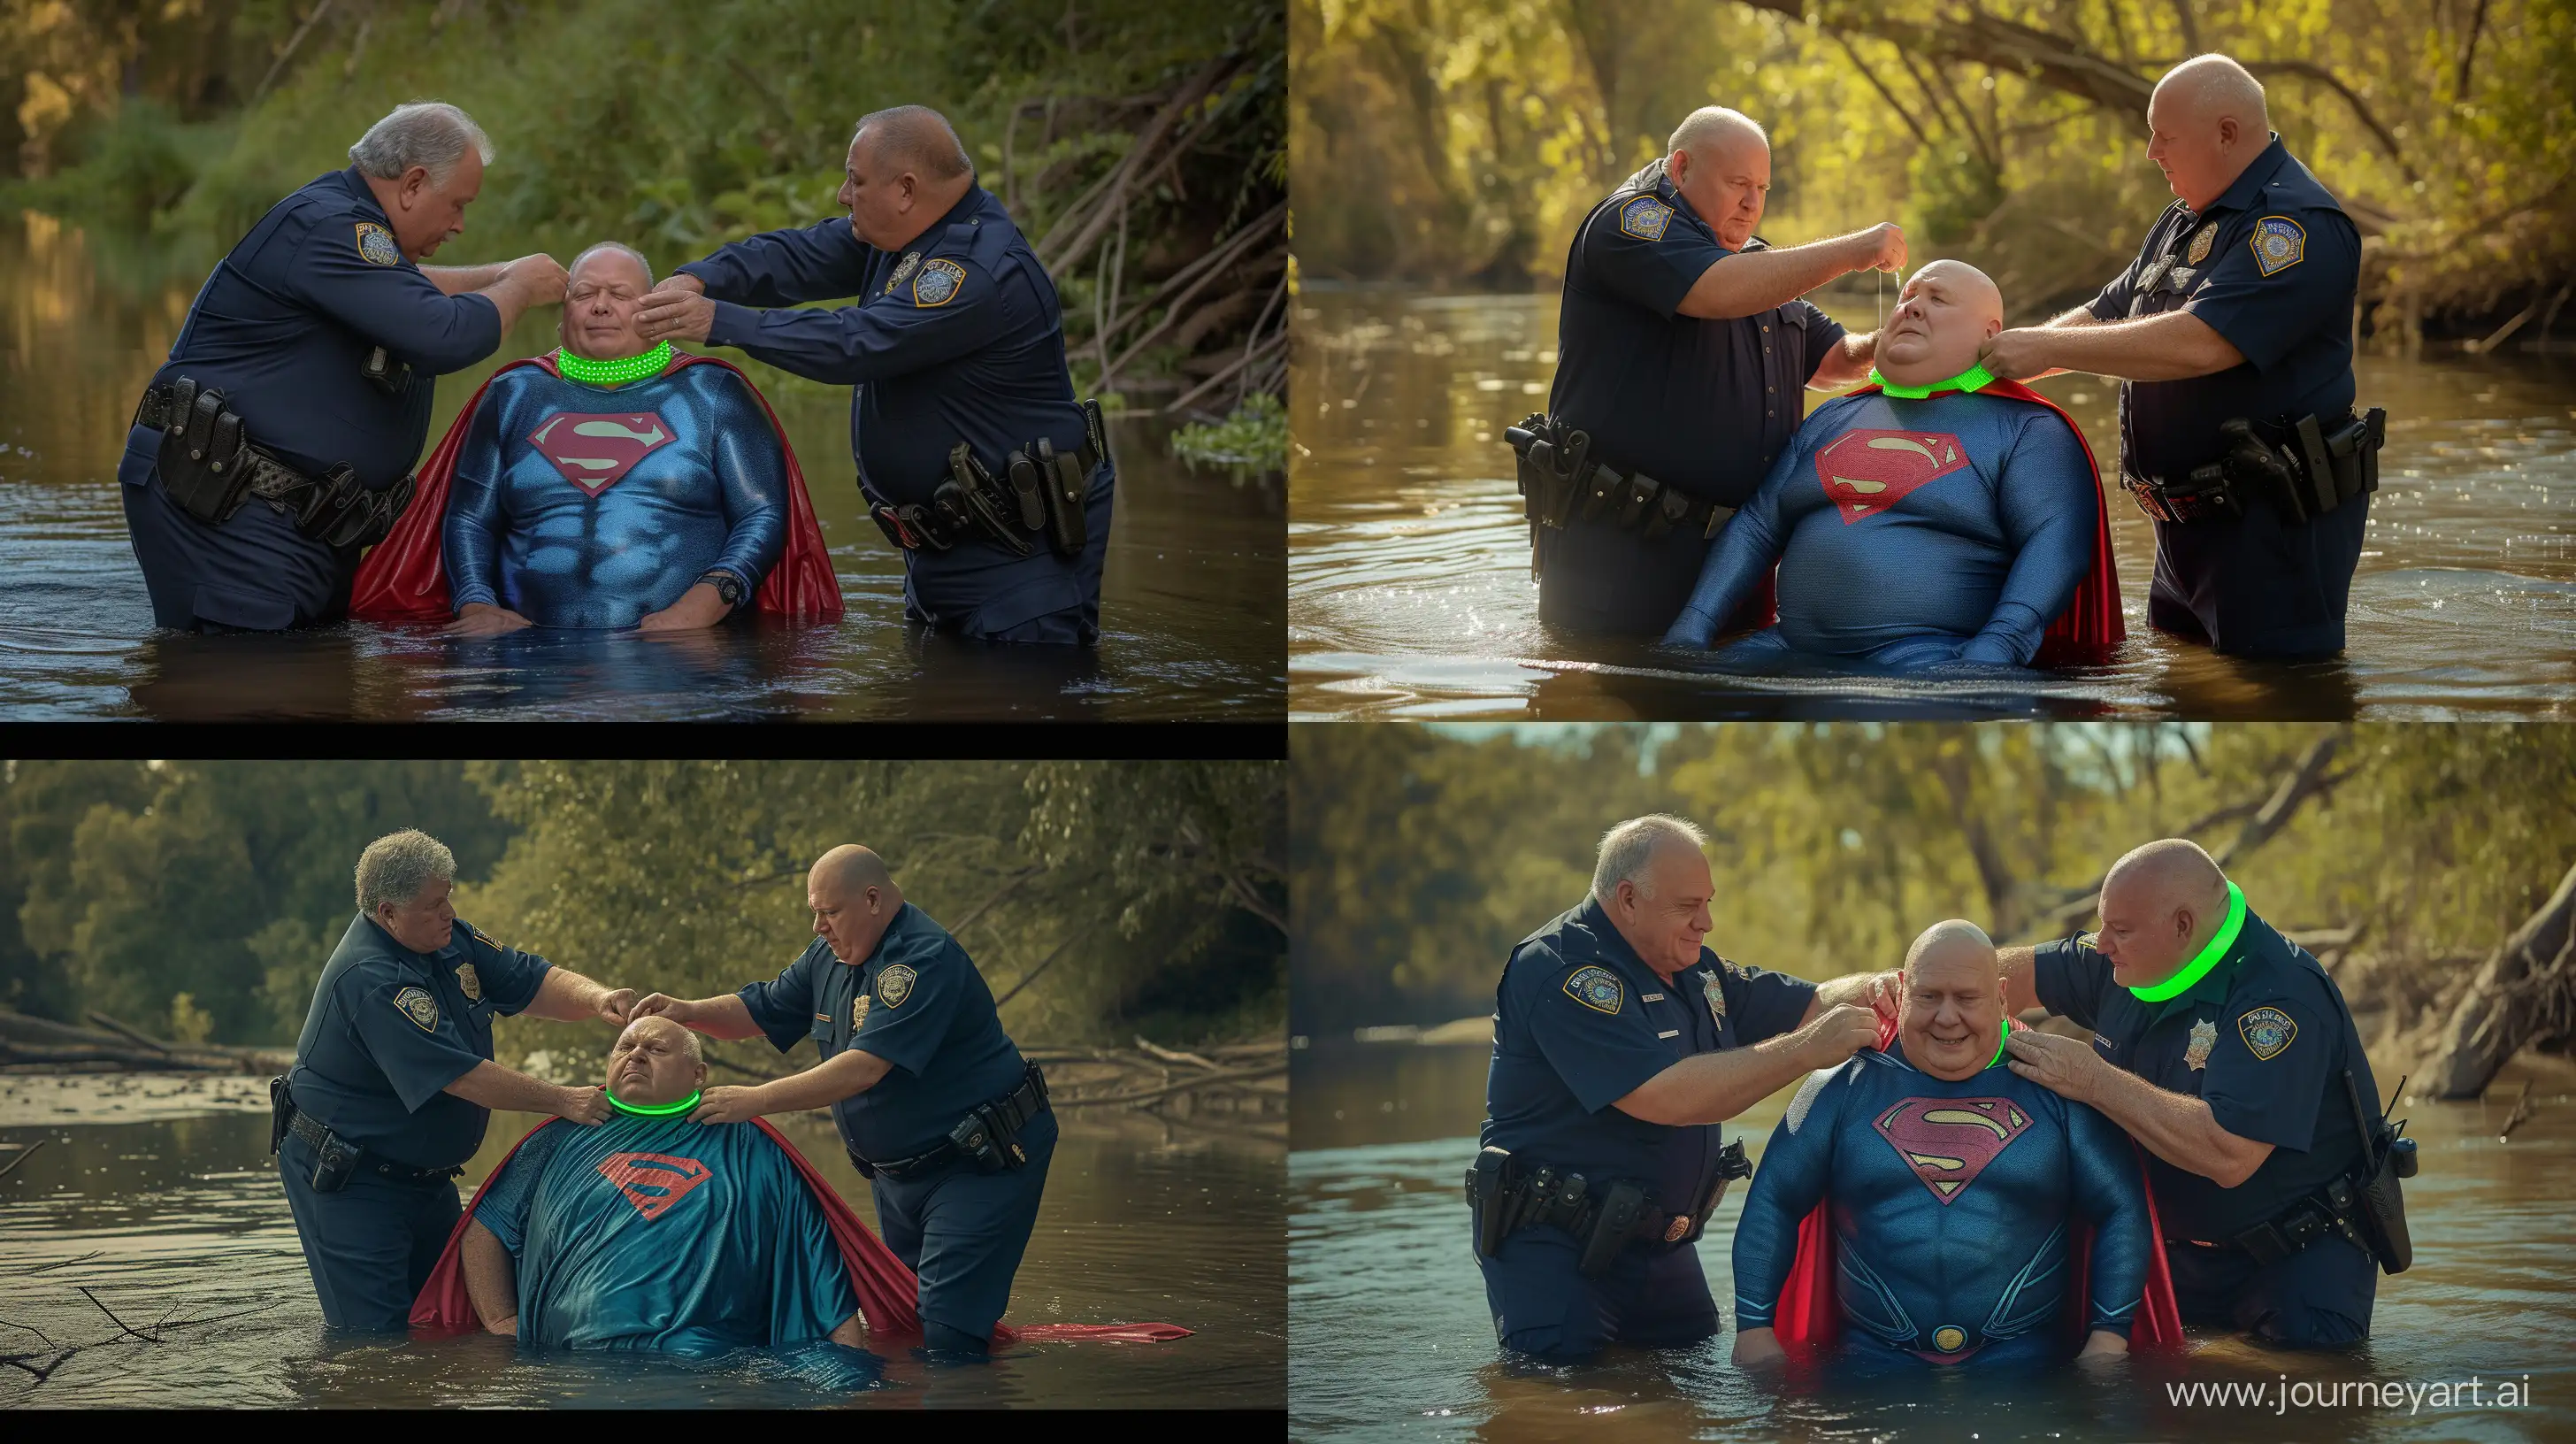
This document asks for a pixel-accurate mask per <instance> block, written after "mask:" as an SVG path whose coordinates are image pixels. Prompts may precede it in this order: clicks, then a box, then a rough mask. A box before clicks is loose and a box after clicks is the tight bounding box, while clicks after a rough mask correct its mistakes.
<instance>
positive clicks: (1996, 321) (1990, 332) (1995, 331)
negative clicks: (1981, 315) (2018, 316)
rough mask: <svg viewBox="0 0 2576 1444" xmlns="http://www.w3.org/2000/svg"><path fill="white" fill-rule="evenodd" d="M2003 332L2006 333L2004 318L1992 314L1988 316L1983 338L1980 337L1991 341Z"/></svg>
mask: <svg viewBox="0 0 2576 1444" xmlns="http://www.w3.org/2000/svg"><path fill="white" fill-rule="evenodd" d="M2003 333H2004V322H2003V318H2002V317H2001V316H1990V317H1988V318H1986V334H1985V335H1984V336H1983V337H1982V338H1980V339H1982V340H1987V341H1991V340H1993V339H1995V338H1996V337H1997V336H2000V335H2002V334H2003Z"/></svg>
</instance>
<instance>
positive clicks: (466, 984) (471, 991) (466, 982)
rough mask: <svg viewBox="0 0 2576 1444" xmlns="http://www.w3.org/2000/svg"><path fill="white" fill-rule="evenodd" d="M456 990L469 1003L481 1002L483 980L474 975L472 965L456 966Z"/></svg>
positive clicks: (460, 964) (462, 964) (459, 964)
mask: <svg viewBox="0 0 2576 1444" xmlns="http://www.w3.org/2000/svg"><path fill="white" fill-rule="evenodd" d="M456 990H457V991H458V992H460V993H463V994H464V995H465V1001H467V1002H469V1003H479V1002H482V1001H483V979H482V978H481V977H479V976H477V975H476V973H475V971H474V965H473V964H472V963H458V964H457V965H456Z"/></svg>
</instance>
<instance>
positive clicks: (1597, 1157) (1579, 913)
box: [1483, 898, 1816, 1213]
mask: <svg viewBox="0 0 2576 1444" xmlns="http://www.w3.org/2000/svg"><path fill="white" fill-rule="evenodd" d="M1712 989H1714V995H1715V997H1716V998H1717V1000H1718V1001H1717V1002H1716V1003H1715V1004H1714V1005H1712V1003H1711V1001H1710V998H1711V990H1712ZM1815 996H1816V985H1815V984H1813V983H1810V982H1807V981H1806V980H1804V979H1802V978H1794V977H1791V976H1789V975H1787V974H1785V973H1771V972H1764V971H1762V970H1760V969H1758V968H1744V967H1738V966H1736V965H1735V964H1733V963H1730V962H1727V961H1725V960H1724V959H1721V958H1720V957H1718V956H1717V954H1715V953H1713V952H1710V951H1709V950H1708V949H1706V948H1702V949H1700V955H1699V961H1698V962H1696V963H1694V964H1692V965H1691V966H1690V967H1688V968H1685V969H1683V970H1682V971H1680V972H1679V973H1676V974H1674V975H1673V980H1672V981H1671V982H1669V983H1667V982H1665V981H1664V980H1663V978H1661V977H1660V976H1658V975H1657V974H1656V973H1655V971H1654V969H1652V968H1649V967H1647V966H1646V964H1645V961H1644V960H1643V959H1641V958H1639V957H1638V956H1637V953H1636V950H1635V949H1634V948H1631V947H1629V946H1628V940H1627V939H1625V938H1623V937H1621V936H1620V935H1619V930H1618V929H1617V928H1616V927H1614V926H1613V925H1612V924H1611V922H1610V919H1609V917H1608V915H1607V914H1606V913H1604V912H1603V911H1602V908H1601V904H1600V902H1599V901H1598V900H1595V899H1590V898H1587V899H1585V900H1584V902H1583V904H1582V906H1580V907H1577V908H1575V909H1573V910H1572V911H1570V912H1567V913H1564V914H1562V915H1560V916H1558V917H1557V918H1556V919H1555V920H1554V921H1552V922H1550V923H1549V924H1548V925H1547V926H1545V927H1543V928H1540V929H1539V930H1538V931H1537V932H1534V933H1532V934H1530V935H1529V936H1528V937H1526V938H1524V939H1522V940H1521V942H1520V944H1519V946H1517V947H1515V948H1513V949H1512V955H1511V959H1510V961H1509V962H1507V963H1505V964H1504V965H1503V979H1502V982H1501V983H1500V985H1498V986H1497V987H1496V989H1495V994H1494V1058H1493V1064H1492V1069H1491V1071H1490V1073H1489V1074H1488V1075H1487V1078H1486V1083H1485V1109H1486V1118H1485V1126H1484V1130H1483V1142H1484V1143H1485V1144H1487V1145H1490V1146H1492V1147H1496V1148H1507V1149H1509V1150H1511V1152H1512V1153H1513V1154H1514V1156H1516V1157H1518V1158H1520V1159H1522V1160H1523V1161H1524V1166H1525V1167H1526V1166H1531V1165H1539V1164H1544V1165H1547V1166H1549V1167H1553V1168H1555V1169H1557V1170H1559V1171H1560V1172H1567V1171H1570V1172H1574V1173H1580V1174H1582V1175H1583V1176H1584V1177H1585V1178H1586V1179H1589V1180H1591V1181H1592V1187H1593V1188H1594V1190H1595V1191H1596V1192H1597V1191H1598V1190H1599V1188H1600V1187H1601V1186H1602V1185H1603V1184H1605V1183H1607V1182H1608V1181H1609V1180H1611V1179H1614V1178H1633V1179H1637V1180H1640V1181H1642V1182H1644V1183H1645V1184H1646V1185H1647V1186H1648V1187H1649V1188H1651V1189H1652V1190H1653V1191H1654V1200H1655V1206H1656V1207H1657V1208H1659V1209H1661V1210H1663V1211H1664V1212H1666V1213H1681V1212H1683V1211H1685V1210H1687V1209H1689V1208H1690V1207H1691V1205H1692V1204H1693V1203H1694V1202H1696V1201H1697V1197H1698V1194H1699V1192H1700V1190H1701V1189H1702V1188H1704V1187H1706V1185H1707V1181H1708V1178H1709V1176H1710V1174H1711V1173H1712V1172H1713V1171H1714V1170H1715V1168H1716V1161H1717V1152H1718V1149H1719V1148H1720V1147H1721V1146H1722V1142H1721V1140H1720V1138H1719V1136H1718V1126H1717V1125H1715V1124H1705V1125H1701V1124H1688V1125H1681V1126H1672V1125H1667V1124H1660V1123H1648V1122H1647V1121H1645V1120H1644V1119H1642V1118H1637V1117H1634V1116H1632V1115H1630V1114H1627V1113H1624V1112H1622V1111H1620V1110H1619V1109H1618V1108H1617V1107H1615V1106H1613V1105H1614V1104H1616V1103H1617V1101H1618V1100H1619V1099H1621V1098H1625V1097H1626V1096H1628V1095H1629V1094H1631V1093H1633V1092H1635V1091H1637V1089H1638V1088H1639V1087H1640V1086H1642V1085H1643V1084H1644V1083H1645V1082H1646V1081H1647V1080H1648V1079H1650V1078H1653V1077H1654V1076H1655V1075H1656V1074H1658V1073H1661V1072H1663V1071H1664V1070H1665V1069H1666V1068H1669V1067H1671V1066H1672V1065H1673V1064H1675V1063H1677V1062H1680V1061H1681V1060H1682V1059H1684V1058H1687V1057H1690V1056H1691V1055H1693V1054H1695V1053H1706V1052H1711V1051H1713V1050H1716V1049H1720V1048H1739V1047H1743V1046H1746V1045H1748V1044H1752V1043H1759V1042H1761V1041H1762V1040H1764V1039H1766V1038H1771V1037H1776V1036H1778V1035H1779V1034H1782V1033H1786V1032H1790V1031H1792V1030H1794V1029H1795V1028H1797V1027H1798V1025H1799V1022H1800V1020H1801V1019H1803V1018H1804V1017H1805V1016H1806V1013H1807V1004H1808V1002H1809V1001H1810V1000H1812V999H1813V998H1814V997H1815Z"/></svg>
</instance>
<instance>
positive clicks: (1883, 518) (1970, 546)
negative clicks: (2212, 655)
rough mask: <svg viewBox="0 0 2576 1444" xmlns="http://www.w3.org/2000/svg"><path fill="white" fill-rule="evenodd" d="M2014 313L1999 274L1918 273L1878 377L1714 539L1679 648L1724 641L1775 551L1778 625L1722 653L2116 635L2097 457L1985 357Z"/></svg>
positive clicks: (2025, 655) (2110, 642) (1892, 661)
mask: <svg viewBox="0 0 2576 1444" xmlns="http://www.w3.org/2000/svg"><path fill="white" fill-rule="evenodd" d="M2002 329H2003V297H2002V295H2001V294H2000V293H1999V292H1997V291H1996V289H1995V284H1994V282H1993V281H1991V280H1989V279H1987V278H1986V275H1985V273H1984V272H1982V271H1979V270H1977V269H1976V268H1975V267H1973V266H1969V265H1966V264H1964V263H1962V262H1959V261H1934V262H1932V263H1930V264H1929V265H1926V266H1925V267H1923V269H1921V270H1919V271H1917V272H1915V273H1914V275H1913V277H1912V279H1910V280H1908V281H1907V282H1906V283H1905V288H1904V291H1903V292H1902V293H1901V295H1900V296H1899V299H1898V302H1897V307H1896V311H1895V313H1894V314H1893V315H1891V316H1889V317H1888V321H1887V326H1886V328H1885V329H1884V330H1883V331H1881V332H1880V333H1879V343H1878V358H1877V360H1878V369H1877V370H1876V371H1874V372H1872V373H1871V378H1870V379H1871V384H1870V385H1868V386H1865V387H1862V388H1861V389H1859V390H1857V391H1854V392H1851V393H1850V394H1848V395H1845V396H1839V397H1836V398H1835V399H1833V400H1831V401H1828V402H1826V403H1825V404H1824V405H1822V406H1819V407H1817V408H1816V411H1815V413H1814V414H1813V415H1811V416H1809V417H1808V418H1807V420H1806V422H1805V424H1803V425H1802V426H1800V427H1799V429H1798V434H1797V436H1796V437H1795V438H1794V439H1792V441H1791V442H1790V444H1789V447H1788V449H1787V450H1785V451H1783V452H1782V453H1781V454H1780V459H1779V460H1778V461H1777V462H1775V463H1773V465H1772V468H1771V472H1770V474H1769V475H1768V476H1766V477H1765V478H1764V479H1763V482H1762V486H1761V489H1760V490H1759V491H1757V492H1756V493H1755V494H1754V497H1753V499H1752V501H1750V502H1749V503H1747V504H1746V505H1745V507H1744V509H1743V510H1742V511H1740V512H1738V513H1737V514H1736V515H1735V517H1734V518H1733V519H1732V520H1730V521H1729V522H1728V523H1727V525H1726V529H1725V531H1724V533H1723V534H1722V535H1721V536H1720V537H1719V539H1718V544H1717V545H1716V546H1715V547H1713V548H1711V549H1710V551H1709V554H1708V559H1707V561H1706V562H1704V563H1703V564H1702V566H1701V569H1700V576H1699V583H1698V585H1697V587H1696V588H1695V589H1694V590H1693V591H1692V593H1691V597H1690V601H1689V602H1688V603H1687V604H1686V605H1685V606H1684V607H1683V609H1682V614H1681V616H1680V617H1679V618H1677V619H1676V620H1675V621H1674V622H1673V624H1672V628H1671V630H1670V631H1668V632H1666V633H1665V635H1664V643H1665V645H1667V646H1674V647H1687V648H1693V649H1699V648H1705V647H1707V646H1708V645H1709V642H1710V639H1711V638H1712V637H1714V636H1715V635H1716V632H1717V629H1718V625H1719V622H1720V619H1722V618H1725V617H1729V616H1732V615H1734V613H1735V609H1736V608H1737V607H1738V606H1739V605H1741V604H1742V603H1743V602H1744V601H1745V600H1746V599H1747V598H1749V597H1752V596H1753V595H1755V593H1756V591H1757V589H1758V588H1759V587H1760V586H1761V585H1762V581H1763V578H1764V577H1765V576H1767V575H1769V574H1770V573H1771V570H1772V568H1773V567H1775V566H1776V567H1778V569H1779V578H1778V587H1777V595H1778V599H1779V621H1778V623H1777V625H1775V626H1771V627H1767V628H1764V629H1763V630H1761V631H1758V632H1756V633H1754V634H1753V635H1751V636H1749V637H1747V638H1744V639H1743V640H1741V641H1738V642H1735V643H1733V644H1732V645H1730V646H1729V647H1727V648H1726V649H1725V650H1724V651H1723V652H1721V653H1720V654H1719V661H1720V662H1721V663H1723V664H1726V665H1730V666H1754V667H1758V666H1763V665H1766V664H1771V663H1776V662H1779V661H1782V660H1786V659H1788V658H1791V657H1794V656H1798V655H1810V656H1819V657H1833V658H1841V659H1845V660H1848V661H1856V662H1862V663H1866V664H1869V665H1872V666H1878V667H1888V668H1896V669H1915V668H1922V667H1929V666H1937V665H1940V664H1942V663H1948V662H1974V663H1988V664H2000V665H2006V666H2019V665H2025V664H2028V663H2030V662H2031V661H2033V660H2034V659H2039V660H2042V661H2057V660H2061V659H2063V660H2085V659H2091V658H2094V657H2097V656H2098V655H2100V654H2102V653H2104V652H2107V651H2108V650H2109V649H2110V648H2111V647H2112V646H2114V645H2116V644H2117V642H2118V641H2119V639H2120V635H2121V623H2120V602H2119V582H2118V580H2117V578H2116V577H2115V576H2114V575H2113V572H2112V565H2111V556H2110V532H2109V530H2108V527H2107V524H2106V522H2105V519H2104V514H2103V506H2102V489H2101V483H2100V480H2099V478H2098V476H2097V474H2096V472H2095V469H2094V465H2093V457H2092V453H2091V451H2090V450H2089V449H2088V448H2087V446H2086V444H2085V441H2084V438H2083V434H2082V433H2081V432H2080V431H2078V430H2077V429H2076V426H2075V423H2074V422H2073V420H2071V419H2070V418H2069V417H2068V416H2067V415H2066V413H2064V412H2063V411H2060V410H2058V409H2057V407H2056V405H2055V403H2053V402H2050V401H2048V400H2046V399H2045V398H2043V397H2041V396H2040V395H2039V394H2038V393H2036V392H2034V391H2031V390H2029V389H2028V388H2026V387H2023V386H2021V385H2020V384H2018V383H2016V382H2009V381H1997V380H1996V379H1995V378H1993V377H1992V376H1989V375H1987V374H1986V373H1985V372H1984V371H1982V370H1979V369H1977V364H1976V362H1977V348H1978V346H1980V345H1981V344H1983V343H1984V342H1985V341H1986V340H1987V339H1989V338H1991V337H1993V336H1994V335H1995V334H1996V333H1997V332H1998V331H2000V330H2002ZM2044 644H2046V650H2047V655H2046V656H2045V657H2043V656H2042V652H2043V645H2044Z"/></svg>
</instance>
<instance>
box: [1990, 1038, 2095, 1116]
mask: <svg viewBox="0 0 2576 1444" xmlns="http://www.w3.org/2000/svg"><path fill="white" fill-rule="evenodd" d="M2004 1051H2005V1052H2007V1053H2010V1054H2011V1055H2012V1057H2011V1058H2010V1059H2009V1060H2007V1062H2006V1063H2005V1066H2006V1067H2008V1068H2010V1069H2012V1070H2013V1072H2015V1073H2017V1074H2019V1075H2021V1076H2022V1077H2024V1078H2027V1079H2029V1080H2030V1081H2032V1082H2033V1083H2036V1084H2038V1085H2039V1086H2040V1087H2042V1088H2045V1089H2047V1090H2048V1091H2049V1092H2051V1093H2054V1094H2056V1095H2057V1096H2059V1097H2061V1098H2072V1099H2074V1100H2075V1101H2076V1102H2078V1103H2090V1102H2092V1101H2093V1082H2094V1080H2095V1079H2096V1078H2097V1077H2099V1076H2100V1074H2101V1069H2102V1067H2103V1063H2102V1058H2101V1055H2099V1054H2097V1053H2095V1052H2094V1051H2093V1045H2092V1044H2090V1043H2079V1042H2077V1041H2076V1040H2075V1039H2073V1038H2061V1037H2059V1036H2057V1035H2056V1034H2055V1033H2043V1032H2040V1031H2039V1030H2038V1029H2036V1028H2015V1029H2013V1030H2012V1032H2011V1033H2010V1034H2009V1035H2007V1036H2006V1037H2005V1039H2004Z"/></svg>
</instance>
